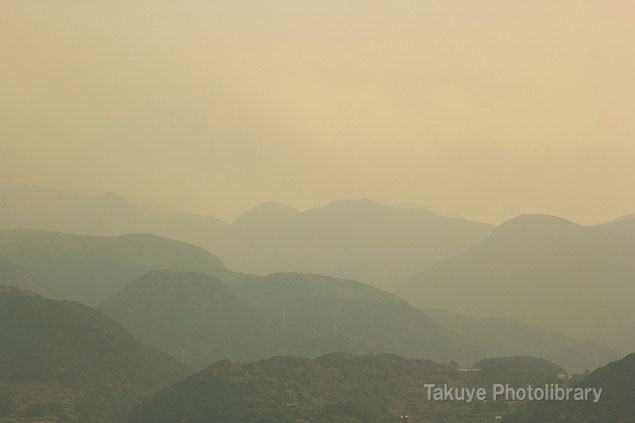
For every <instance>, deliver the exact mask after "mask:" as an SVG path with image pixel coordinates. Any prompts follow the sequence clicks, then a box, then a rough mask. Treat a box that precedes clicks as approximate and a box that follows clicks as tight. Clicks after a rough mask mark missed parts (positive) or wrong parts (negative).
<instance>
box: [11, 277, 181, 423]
mask: <svg viewBox="0 0 635 423" xmlns="http://www.w3.org/2000/svg"><path fill="white" fill-rule="evenodd" d="M0 339H1V340H2V341H1V342H0V421H7V422H9V421H10V422H22V421H24V422H27V421H28V422H60V423H62V422H64V423H75V422H76V423H124V422H125V421H126V417H127V414H128V412H129V411H130V409H131V408H132V407H133V406H134V405H136V404H137V403H138V402H139V401H140V400H141V398H143V397H144V396H146V395H149V394H151V393H152V392H154V391H155V390H156V389H158V388H160V387H161V386H164V385H167V384H170V383H173V382H175V381H177V380H179V379H181V378H183V377H184V376H186V375H187V374H189V373H190V372H191V370H190V368H188V367H187V366H185V365H183V364H181V363H178V362H177V361H176V360H174V359H172V358H170V357H168V356H166V355H163V354H161V353H159V352H157V351H155V350H153V349H151V348H149V347H147V346H145V345H143V344H142V343H141V342H139V341H137V340H135V339H134V338H132V337H131V336H130V334H129V333H128V332H127V331H126V330H125V329H124V328H122V327H121V326H120V325H119V324H117V323H116V322H114V321H113V320H112V319H110V318H107V317H106V316H104V315H103V314H101V313H99V312H98V311H95V310H92V309H91V308H89V307H87V306H83V305H80V304H77V303H73V302H70V301H54V300H49V299H44V298H42V297H40V296H37V295H35V294H33V293H30V292H26V291H20V290H18V289H16V288H11V287H0Z"/></svg>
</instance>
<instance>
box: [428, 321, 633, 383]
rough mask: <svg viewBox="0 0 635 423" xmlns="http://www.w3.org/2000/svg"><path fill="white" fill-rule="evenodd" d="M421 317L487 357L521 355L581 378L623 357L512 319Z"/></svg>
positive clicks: (603, 348)
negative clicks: (474, 346) (441, 327)
mask: <svg viewBox="0 0 635 423" xmlns="http://www.w3.org/2000/svg"><path fill="white" fill-rule="evenodd" d="M425 313H426V314H427V315H428V316H430V317H431V318H433V319H434V320H435V321H437V322H438V323H440V324H441V325H442V326H444V327H446V328H448V329H450V330H452V331H453V332H455V333H457V334H458V335H460V336H461V337H462V338H463V339H465V340H466V341H468V342H470V343H472V344H473V345H476V346H478V347H479V348H480V349H481V350H482V351H483V352H482V354H484V355H485V356H487V357H500V356H515V355H523V354H525V355H530V356H534V357H539V358H545V359H548V360H550V361H553V362H554V363H557V364H559V365H560V366H562V367H564V368H565V369H567V371H569V372H571V373H576V374H582V373H584V372H585V371H586V370H593V369H595V368H596V367H597V366H603V365H605V364H606V363H609V362H611V361H615V360H618V359H620V358H622V356H623V355H622V354H620V353H618V352H616V351H614V350H611V349H610V348H608V347H606V346H605V345H602V344H599V343H597V342H581V341H578V340H575V339H573V338H571V337H570V336H568V335H565V334H564V333H561V332H558V331H555V330H551V329H545V328H541V327H539V326H536V325H532V324H529V323H525V322H522V321H520V320H516V319H506V318H500V317H499V318H495V317H489V318H485V317H484V318H477V317H470V316H466V315H464V314H459V313H454V312H451V311H448V310H442V309H426V310H425ZM477 367H478V366H477Z"/></svg>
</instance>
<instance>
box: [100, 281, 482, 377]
mask: <svg viewBox="0 0 635 423" xmlns="http://www.w3.org/2000/svg"><path fill="white" fill-rule="evenodd" d="M100 309H101V310H102V311H103V312H104V313H106V314H108V315H109V316H111V317H113V318H115V319H116V320H117V321H119V322H121V323H122V324H123V325H124V326H125V327H126V328H128V329H129V330H130V331H131V333H132V334H133V335H135V336H137V337H138V338H139V339H141V340H143V341H145V342H147V343H148V344H149V345H152V346H153V347H155V348H157V349H159V350H161V351H163V352H166V353H169V354H171V355H173V356H174V357H178V358H181V359H183V360H185V361H186V362H188V363H190V364H192V365H195V366H197V367H201V368H202V367H205V366H208V365H210V364H211V363H213V362H214V361H216V360H219V359H222V358H230V359H234V360H235V359H262V358H266V357H271V356H274V355H280V354H286V355H298V356H303V357H317V356H319V355H321V354H325V353H329V352H337V351H346V352H355V353H366V352H384V353H400V354H404V355H409V356H411V357H419V358H434V359H437V360H456V361H459V362H462V363H465V364H469V363H472V362H473V361H474V360H476V359H478V358H482V357H484V355H483V354H481V353H480V350H479V349H478V348H476V347H474V346H473V345H471V344H470V343H469V342H466V341H464V340H463V339H462V338H461V337H459V336H457V335H455V334H454V333H453V332H452V331H450V330H447V329H444V328H443V327H441V326H440V325H439V324H437V323H436V322H435V321H433V320H432V319H430V318H429V317H427V316H426V315H425V314H424V313H423V312H421V311H420V310H417V309H414V308H413V307H411V306H410V305H409V304H407V303H406V302H405V301H403V300H401V299H399V298H397V297H395V296H394V295H392V294H389V293H387V292H383V291H380V290H378V289H376V288H373V287H371V286H369V285H365V284H362V283H359V282H355V281H350V280H340V279H335V278H330V277H326V276H319V275H307V274H293V273H286V274H272V275H269V276H266V277H261V278H252V279H248V280H244V281H240V282H235V283H232V284H231V285H230V286H229V287H228V286H226V285H225V284H224V283H222V282H221V281H220V280H218V279H216V278H213V277H211V276H209V275H202V274H197V273H191V272H174V271H169V270H164V271H153V272H150V273H147V274H145V275H144V276H142V277H141V278H139V279H136V280H134V281H132V282H130V283H129V284H127V285H126V286H125V287H124V288H123V289H122V290H121V291H120V292H118V293H117V294H116V295H114V296H113V297H112V298H110V299H108V300H107V301H105V302H104V303H103V304H102V305H101V306H100Z"/></svg>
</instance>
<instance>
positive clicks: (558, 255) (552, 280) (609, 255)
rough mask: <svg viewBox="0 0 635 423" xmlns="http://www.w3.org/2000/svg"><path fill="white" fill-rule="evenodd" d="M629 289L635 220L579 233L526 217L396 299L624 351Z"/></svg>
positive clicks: (632, 330) (629, 330) (633, 336)
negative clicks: (521, 322) (531, 325)
mask: <svg viewBox="0 0 635 423" xmlns="http://www.w3.org/2000/svg"><path fill="white" fill-rule="evenodd" d="M634 282H635V219H626V220H620V221H617V222H612V223H607V224H602V225H597V226H581V225H577V224H575V223H572V222H569V221H567V220H564V219H561V218H557V217H553V216H543V215H523V216H519V217H517V218H514V219H512V220H510V221H507V222H505V223H504V224H503V225H501V226H500V227H499V228H498V229H496V230H495V231H494V232H493V233H492V234H491V235H490V236H489V237H488V238H487V239H485V240H484V241H482V242H481V243H479V244H477V245H475V246H474V247H472V248H470V249H468V250H466V251H463V252H460V253H458V254H456V255H454V256H452V257H449V258H446V259H444V260H442V261H440V262H438V263H436V264H434V265H432V266H430V267H429V268H427V269H426V270H424V271H423V272H422V273H420V274H419V275H417V276H416V277H414V278H412V279H411V280H410V281H409V282H408V283H406V284H405V285H404V286H403V287H402V288H401V289H400V290H399V293H400V294H401V295H402V296H403V297H404V298H406V299H407V300H409V301H411V302H412V303H413V304H415V305H418V306H420V307H423V308H429V307H439V308H445V309H450V310H454V311H459V312H461V313H466V314H470V315H474V316H484V317H488V316H504V317H510V318H518V319H521V320H524V321H527V322H531V323H534V324H538V325H540V326H543V327H549V328H554V329H557V330H560V331H563V332H565V333H567V334H570V335H572V336H573V337H575V338H578V339H582V340H595V341H599V342H602V343H604V344H606V345H609V346H611V347H613V348H616V349H617V350H619V351H629V350H631V349H635V341H634V340H635V308H633V304H632V302H633V298H635V283H634Z"/></svg>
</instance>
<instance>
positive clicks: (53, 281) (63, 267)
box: [0, 230, 227, 305]
mask: <svg viewBox="0 0 635 423" xmlns="http://www.w3.org/2000/svg"><path fill="white" fill-rule="evenodd" d="M0 256H3V257H6V258H7V259H9V260H11V262H13V263H15V264H16V265H18V266H20V267H21V268H23V269H25V270H26V271H27V272H28V273H29V275H32V276H33V278H34V279H35V280H37V283H38V284H39V286H41V287H42V288H44V289H45V290H46V291H48V292H50V293H51V294H52V295H53V296H54V297H56V298H60V299H71V300H77V301H80V302H83V303H85V304H89V305H95V304H98V303H99V302H101V301H103V300H105V299H106V298H108V297H110V296H112V295H113V294H114V293H115V292H117V291H118V290H119V289H121V288H122V287H123V286H124V285H125V284H126V283H127V282H129V281H130V280H131V279H134V278H136V277H138V276H141V275H142V274H144V273H146V272H148V271H150V270H155V269H175V270H192V271H198V272H202V273H210V274H216V273H220V274H225V273H227V270H226V269H225V266H224V265H223V263H222V262H221V261H220V260H219V259H218V258H217V257H215V256H214V255H212V254H210V253H209V252H207V251H205V250H204V249H202V248H200V247H195V246H193V245H190V244H186V243H184V242H180V241H174V240H171V239H167V238H161V237H158V236H154V235H122V236H117V237H98V236H89V235H74V234H64V233H58V232H44V231H33V230H11V231H0Z"/></svg>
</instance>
